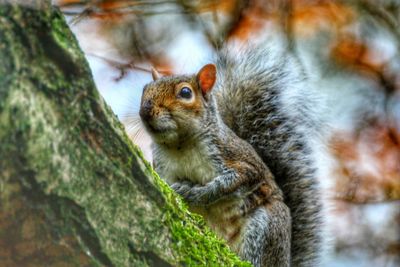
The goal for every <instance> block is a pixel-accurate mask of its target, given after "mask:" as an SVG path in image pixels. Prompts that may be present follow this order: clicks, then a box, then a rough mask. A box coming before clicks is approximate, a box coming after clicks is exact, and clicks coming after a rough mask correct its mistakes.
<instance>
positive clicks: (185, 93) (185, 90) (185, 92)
mask: <svg viewBox="0 0 400 267" xmlns="http://www.w3.org/2000/svg"><path fill="white" fill-rule="evenodd" d="M179 97H182V98H185V99H190V98H192V90H190V88H189V87H183V88H182V89H181V91H180V92H179Z"/></svg>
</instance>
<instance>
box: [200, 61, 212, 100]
mask: <svg viewBox="0 0 400 267" xmlns="http://www.w3.org/2000/svg"><path fill="white" fill-rule="evenodd" d="M216 79H217V67H215V65H214V64H207V65H205V66H204V67H202V68H201V70H200V71H199V73H197V80H198V81H199V85H200V88H201V91H202V92H203V95H206V94H207V93H208V92H210V91H211V89H212V87H213V85H214V83H215V80H216Z"/></svg>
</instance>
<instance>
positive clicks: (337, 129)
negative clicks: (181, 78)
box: [53, 0, 400, 266]
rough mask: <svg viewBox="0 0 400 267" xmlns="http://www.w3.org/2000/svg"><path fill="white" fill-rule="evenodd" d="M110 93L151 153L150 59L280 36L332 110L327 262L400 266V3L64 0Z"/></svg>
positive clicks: (324, 169) (173, 63)
mask: <svg viewBox="0 0 400 267" xmlns="http://www.w3.org/2000/svg"><path fill="white" fill-rule="evenodd" d="M53 2H54V4H56V5H58V6H60V7H61V9H62V11H63V13H64V14H65V16H66V18H67V20H68V22H69V25H70V26H71V28H72V30H73V32H74V33H75V34H76V37H77V39H78V41H79V43H80V45H81V47H82V49H83V51H84V52H85V54H86V57H87V60H88V61H89V64H90V67H91V69H92V72H93V77H94V80H95V82H96V84H97V87H98V89H99V91H100V93H101V94H102V95H103V97H104V98H105V100H106V102H107V103H108V104H109V105H110V106H111V108H112V109H113V110H114V112H115V113H116V114H117V116H118V117H119V118H120V119H121V121H122V122H123V123H124V124H125V127H126V129H127V132H128V133H129V135H130V137H131V138H132V139H133V140H134V142H135V143H136V144H138V145H139V146H140V147H141V148H142V150H143V151H144V154H145V156H146V158H147V159H148V160H150V161H151V151H150V139H149V138H148V136H147V135H146V134H145V133H144V131H143V130H141V127H140V122H139V120H138V116H137V112H138V108H139V103H140V97H141V93H142V88H143V85H144V84H146V83H147V82H149V81H150V80H151V75H150V72H149V70H150V67H151V66H155V67H156V68H157V69H158V70H159V71H160V72H161V73H164V74H173V73H195V72H197V71H198V70H199V69H200V67H201V66H202V65H204V64H206V63H209V62H211V61H212V59H213V58H214V55H215V52H216V50H217V49H218V48H219V47H221V46H223V45H225V44H226V43H239V44H241V45H246V44H248V43H253V42H254V43H261V44H264V43H265V44H267V43H273V44H275V45H279V46H281V47H284V48H286V49H287V50H288V53H292V54H293V55H294V56H295V57H296V58H297V59H298V62H299V64H300V65H302V66H303V68H304V69H305V72H306V74H307V75H308V76H309V79H310V83H309V84H310V87H311V86H313V87H315V88H316V89H317V90H316V91H317V93H318V94H319V97H320V98H321V101H323V102H324V103H325V105H326V106H327V107H328V108H327V109H326V110H325V111H324V112H321V114H320V116H322V117H323V118H324V119H325V120H326V121H327V122H328V124H329V125H330V130H329V133H328V134H327V136H326V137H325V140H324V141H325V143H326V147H327V150H328V157H327V159H325V160H321V163H320V166H321V172H320V177H319V178H320V180H321V183H322V185H323V187H324V195H325V196H327V197H326V201H327V204H328V205H329V207H330V209H329V212H328V214H327V215H326V216H327V218H328V223H329V224H328V226H329V233H328V235H329V236H330V238H331V242H332V245H333V249H332V251H331V252H330V253H327V254H326V257H325V263H324V266H400V57H399V56H400V55H399V52H400V49H399V48H400V2H399V1H396V0H347V1H339V0H337V1H335V0H331V1H323V0H319V1H318V0H314V1H312V0H286V1H284V0H271V1H268V0H248V1H244V0H227V1H209V0H205V1H186V0H154V1H141V0H136V1H135V0H57V1H53Z"/></svg>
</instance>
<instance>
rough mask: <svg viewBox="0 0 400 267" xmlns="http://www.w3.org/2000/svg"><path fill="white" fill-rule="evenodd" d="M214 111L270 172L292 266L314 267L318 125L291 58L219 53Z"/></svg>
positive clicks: (252, 51) (258, 51)
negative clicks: (284, 215)
mask: <svg viewBox="0 0 400 267" xmlns="http://www.w3.org/2000/svg"><path fill="white" fill-rule="evenodd" d="M217 70H218V71H217V73H218V78H217V83H216V91H217V93H218V107H219V110H220V114H221V116H222V118H223V120H224V122H225V123H226V124H227V125H228V127H230V128H231V129H232V130H233V131H234V132H235V133H236V134H237V135H238V136H239V137H241V138H243V139H244V140H246V141H247V142H249V143H250V144H251V145H252V146H253V147H254V148H255V150H256V151H257V152H258V154H259V155H260V156H261V158H262V159H263V161H264V162H265V163H266V164H267V165H268V167H269V168H270V169H271V171H272V173H273V175H274V176H275V178H276V181H277V183H278V185H279V187H280V188H281V189H282V190H283V193H284V198H285V203H286V204H287V205H288V206H289V208H290V212H291V216H292V264H291V265H292V266H316V265H318V263H319V258H320V253H321V245H322V237H321V233H322V227H323V226H322V221H321V218H320V214H321V208H322V204H321V200H320V195H319V194H320V190H319V186H318V181H317V178H316V171H315V166H314V162H313V157H314V155H313V153H314V150H313V149H314V148H313V147H312V145H311V144H312V143H313V142H314V141H315V139H317V138H318V130H317V129H318V128H319V127H321V122H320V121H318V119H316V114H315V111H314V106H315V105H316V102H315V98H314V97H313V96H312V95H311V93H310V90H309V88H307V86H306V84H305V82H304V76H303V75H302V73H301V71H299V69H297V67H296V64H295V63H294V62H293V61H292V60H291V58H290V57H288V56H285V55H284V54H283V53H280V52H279V51H274V50H272V51H271V48H260V47H252V48H248V49H247V50H246V49H245V50H243V49H242V50H241V52H240V53H239V54H236V55H233V56H232V55H229V54H228V53H227V52H226V51H225V52H221V53H220V57H219V58H218V61H217Z"/></svg>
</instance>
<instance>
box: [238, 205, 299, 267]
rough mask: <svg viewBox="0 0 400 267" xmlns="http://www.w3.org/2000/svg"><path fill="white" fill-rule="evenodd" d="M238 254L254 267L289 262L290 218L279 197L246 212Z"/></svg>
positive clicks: (286, 263) (275, 265)
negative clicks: (246, 219) (246, 218)
mask: <svg viewBox="0 0 400 267" xmlns="http://www.w3.org/2000/svg"><path fill="white" fill-rule="evenodd" d="M242 238H243V239H242V240H243V243H242V246H241V249H240V256H241V257H242V258H243V259H244V260H247V261H250V262H251V263H252V264H253V265H254V266H255V267H264V266H274V267H281V266H282V267H286V266H290V238H291V220H290V212H289V209H288V207H287V206H286V205H285V204H284V203H283V202H280V201H275V202H274V203H267V204H265V205H264V206H261V207H259V208H258V209H255V210H254V212H253V213H252V214H250V215H249V216H248V222H247V223H246V226H245V230H244V235H243V236H242Z"/></svg>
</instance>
